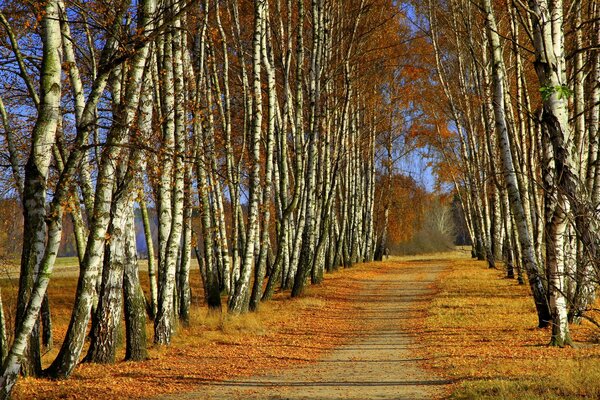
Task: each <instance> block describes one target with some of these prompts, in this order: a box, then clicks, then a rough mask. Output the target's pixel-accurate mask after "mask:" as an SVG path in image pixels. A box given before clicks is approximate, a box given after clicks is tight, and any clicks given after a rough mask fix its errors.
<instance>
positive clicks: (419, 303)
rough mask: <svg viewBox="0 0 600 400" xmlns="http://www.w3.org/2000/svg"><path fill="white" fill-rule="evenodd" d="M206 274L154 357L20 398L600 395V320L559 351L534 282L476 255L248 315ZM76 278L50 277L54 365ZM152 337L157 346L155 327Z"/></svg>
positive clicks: (345, 283)
mask: <svg viewBox="0 0 600 400" xmlns="http://www.w3.org/2000/svg"><path fill="white" fill-rule="evenodd" d="M65 268H66V267H65ZM499 268H500V266H499ZM141 275H142V278H143V284H144V285H147V276H144V275H145V274H141ZM197 275H199V274H198V273H197V271H196V273H195V274H193V275H192V278H193V279H192V287H193V288H194V289H195V290H194V292H193V295H194V296H193V308H192V321H191V324H190V326H189V327H180V328H179V330H178V333H177V335H176V336H175V337H174V340H173V342H172V344H171V345H170V346H168V347H159V346H152V345H150V348H149V359H148V360H147V361H144V362H137V363H132V362H117V363H116V364H114V365H94V364H81V365H80V366H79V367H78V368H77V369H76V370H75V373H74V374H73V376H72V377H71V378H70V379H68V380H65V381H48V380H45V379H31V378H26V379H20V380H19V382H18V383H17V386H16V389H15V395H14V398H15V399H140V398H153V399H156V398H159V399H160V398H162V399H180V400H191V399H235V398H239V399H246V398H255V399H265V398H268V399H281V398H286V399H300V398H302V399H304V398H313V399H334V398H335V399H338V398H339V399H348V398H357V399H358V398H361V399H366V398H369V399H371V398H373V399H375V398H393V399H398V398H400V399H402V398H405V399H419V398H423V399H435V398H445V397H448V396H450V397H451V398H452V399H580V398H600V346H599V345H598V344H597V343H598V335H599V331H598V329H597V328H595V327H594V326H592V324H590V323H587V322H584V323H583V324H582V325H573V326H572V333H573V337H574V339H575V340H576V342H577V344H578V347H577V348H576V349H571V348H567V349H557V348H551V347H548V346H547V345H546V344H547V343H548V342H549V338H550V331H549V330H547V329H537V328H535V325H536V316H535V309H534V306H533V301H532V300H531V297H530V295H529V294H528V286H527V285H518V284H517V283H516V281H514V280H508V279H505V278H504V273H503V272H502V271H501V270H500V269H497V270H494V269H491V270H490V269H488V268H487V267H486V264H485V263H484V262H478V261H472V260H471V259H470V258H469V257H468V254H467V253H466V252H454V253H445V254H437V255H426V256H418V257H403V258H394V257H393V258H391V259H390V260H388V261H386V262H383V263H369V264H362V265H357V266H355V267H352V268H350V269H341V270H339V271H337V272H334V273H332V274H328V275H326V278H325V281H324V283H322V284H321V285H317V286H311V287H310V288H308V290H307V292H306V293H305V295H304V296H303V297H302V298H300V299H289V295H287V294H278V295H276V296H275V298H274V299H273V300H272V301H271V302H268V303H265V304H263V305H261V309H260V311H259V312H258V313H250V314H246V315H242V316H237V317H232V316H229V315H228V314H227V313H223V314H222V315H207V312H206V308H205V307H204V306H203V305H202V304H201V300H200V297H201V293H199V292H200V291H199V290H198V289H197V288H198V287H199V285H200V283H199V277H198V276H197ZM0 283H1V284H2V291H3V292H2V294H3V300H4V303H5V304H4V306H5V310H11V309H14V299H15V297H16V285H15V282H14V280H11V279H3V280H1V281H0ZM75 283H76V280H75V278H74V277H73V276H68V274H64V275H61V276H57V277H56V278H54V279H53V280H52V281H51V286H50V288H49V295H50V301H51V304H52V311H53V318H54V326H53V328H54V329H53V332H54V338H55V340H54V343H55V346H54V348H53V349H52V350H50V351H48V352H47V353H46V354H45V355H44V364H45V365H48V363H49V362H51V361H52V360H53V358H54V357H55V356H56V353H57V349H58V348H59V346H60V343H61V341H62V339H63V337H64V335H65V331H66V327H67V325H68V320H69V316H70V311H71V307H72V301H73V295H74V291H75ZM11 317H12V316H11V315H9V327H8V328H9V331H10V330H12V327H11V326H10V324H11V321H10V320H11ZM596 317H597V316H596ZM147 333H148V339H149V343H151V341H152V323H151V322H149V323H148V325H147ZM83 353H84V354H85V349H84V352H83ZM123 355H124V351H123V349H121V350H120V352H119V353H118V355H117V359H122V358H123Z"/></svg>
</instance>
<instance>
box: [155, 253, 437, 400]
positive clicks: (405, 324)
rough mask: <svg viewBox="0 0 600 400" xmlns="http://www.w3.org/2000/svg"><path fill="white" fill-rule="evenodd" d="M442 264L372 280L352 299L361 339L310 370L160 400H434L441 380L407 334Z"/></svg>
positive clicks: (412, 265) (396, 271) (220, 384)
mask: <svg viewBox="0 0 600 400" xmlns="http://www.w3.org/2000/svg"><path fill="white" fill-rule="evenodd" d="M441 264H443V263H437V264H431V263H419V262H415V263H410V265H403V266H402V267H400V268H389V269H387V270H386V271H385V272H383V273H382V274H378V275H377V276H375V277H373V278H372V280H370V281H369V282H368V283H367V284H366V285H365V289H364V290H363V291H362V292H361V294H360V295H359V298H358V299H357V300H358V301H359V302H360V303H361V304H363V307H364V311H363V312H362V313H363V315H364V318H365V320H366V321H365V322H366V323H368V324H369V325H371V326H375V330H374V331H373V330H372V331H371V332H370V333H368V334H367V335H365V334H364V332H363V333H361V332H356V333H355V335H353V336H355V337H353V338H352V339H351V341H350V344H348V345H345V346H342V347H338V348H336V349H334V350H333V351H332V352H330V353H329V354H328V355H326V356H325V357H324V358H322V359H320V360H319V361H318V362H317V363H315V364H311V365H309V366H303V367H298V368H291V369H286V370H283V371H278V372H274V373H271V374H268V375H261V376H256V377H250V378H237V379H233V380H226V381H219V382H207V383H206V384H203V385H201V386H200V387H199V388H198V391H197V392H194V393H185V394H178V395H175V394H170V395H168V396H165V397H161V398H162V399H178V400H196V399H223V400H224V399H319V400H328V399H410V400H418V399H436V398H441V397H442V394H443V389H444V387H445V385H447V384H448V382H447V381H445V380H443V379H441V378H439V377H435V376H433V375H432V373H431V372H430V371H426V370H424V369H423V368H422V366H421V361H422V360H421V359H419V358H418V356H417V355H416V349H417V348H418V346H419V344H418V342H417V340H416V339H415V337H414V335H413V334H412V333H411V332H412V331H413V330H412V329H411V325H412V323H414V321H415V318H418V317H417V316H416V315H415V311H418V310H421V309H422V308H423V307H424V306H425V304H426V302H427V301H428V299H429V298H430V296H431V295H432V293H433V289H432V284H433V283H434V282H435V279H436V277H437V275H438V274H439V273H440V272H441V271H442V270H443V269H444V267H443V266H442V265H441Z"/></svg>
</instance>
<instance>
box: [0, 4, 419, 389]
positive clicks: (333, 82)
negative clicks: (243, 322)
mask: <svg viewBox="0 0 600 400" xmlns="http://www.w3.org/2000/svg"><path fill="white" fill-rule="evenodd" d="M0 17H1V18H0V24H1V25H2V26H1V29H2V31H3V33H4V35H5V36H4V37H5V38H6V40H4V41H2V42H1V43H0V52H1V53H2V54H3V57H4V60H6V62H5V64H3V67H2V70H1V71H0V81H1V82H2V85H0V99H2V103H0V111H2V113H1V116H2V133H3V135H4V142H3V145H4V148H3V151H4V153H5V156H6V157H5V158H6V160H8V164H7V168H8V169H7V171H9V175H10V182H11V184H10V185H11V186H10V189H7V190H8V191H10V190H12V191H13V193H15V194H16V195H18V198H19V200H20V201H21V208H22V210H23V215H24V228H23V231H24V236H23V237H24V239H25V240H24V241H23V242H22V257H21V274H20V289H19V303H18V304H19V306H18V310H17V323H16V328H15V339H14V341H13V343H12V345H11V347H10V351H9V352H8V355H7V357H6V360H5V361H4V364H3V368H2V378H1V379H0V383H1V393H2V396H0V397H2V398H7V397H8V396H10V392H11V388H12V387H13V385H14V383H15V381H16V379H17V377H18V375H19V373H21V372H24V373H28V374H32V375H41V374H43V375H46V376H50V377H53V378H66V377H68V376H70V375H71V373H72V372H73V369H74V368H75V367H76V365H77V363H78V362H79V360H80V356H81V353H82V351H83V348H84V342H85V338H86V335H87V333H88V326H89V324H90V323H91V330H90V332H89V338H90V346H89V349H88V351H87V355H86V356H85V358H84V360H85V361H89V362H101V363H110V362H114V361H115V348H116V345H117V336H118V335H117V333H118V330H119V329H120V328H119V327H120V324H121V321H122V320H124V321H125V328H126V346H127V348H126V358H127V359H132V360H139V359H143V358H144V357H145V355H146V349H145V346H146V338H145V329H144V325H145V321H146V315H145V314H144V313H145V312H146V311H147V313H148V317H149V318H151V319H153V321H154V338H153V340H154V342H155V343H157V344H169V343H170V341H171V338H172V335H173V334H174V333H175V330H176V328H177V325H178V321H181V322H182V323H188V322H189V307H190V290H191V289H190V287H189V282H190V280H189V274H190V265H191V264H190V262H191V259H192V251H193V252H194V253H195V255H196V258H197V259H198V261H199V266H200V272H201V275H202V278H203V289H204V290H203V294H204V297H205V300H206V303H207V305H208V306H209V308H210V309H211V310H213V311H216V312H220V311H221V308H222V296H225V297H226V298H227V308H228V311H229V312H231V313H241V312H246V311H248V310H256V309H258V308H259V305H260V302H261V301H264V300H268V299H269V298H270V297H271V296H272V295H273V293H274V291H275V290H277V289H281V290H291V295H292V296H299V295H301V294H302V292H303V289H304V287H305V285H306V284H307V283H308V280H309V279H310V282H311V283H319V282H320V281H321V280H322V277H323V273H324V271H330V270H332V269H335V268H337V267H338V266H340V265H343V266H350V265H352V264H353V263H357V262H362V261H369V260H372V259H373V257H374V255H375V247H376V244H377V243H380V242H381V240H380V237H381V236H380V235H382V233H381V231H380V230H379V228H378V227H376V226H375V224H374V219H375V214H376V212H377V211H376V203H377V201H376V198H375V196H376V186H377V184H378V181H377V179H376V174H375V170H376V168H378V167H379V166H380V165H379V164H378V160H377V157H378V155H379V151H380V144H381V143H382V140H380V137H381V135H383V134H384V133H385V132H387V133H388V134H391V129H392V128H389V127H387V125H386V123H385V121H387V120H388V117H387V110H389V109H390V107H393V105H392V104H393V102H392V101H391V99H390V97H389V95H388V93H389V89H390V88H392V87H393V86H395V85H396V84H397V83H398V82H396V81H395V80H396V79H398V78H399V77H400V76H401V75H402V73H397V74H394V71H395V70H396V69H397V67H396V63H395V62H389V57H394V56H396V55H398V54H401V52H402V51H404V50H406V48H407V45H406V42H403V41H402V40H403V38H406V37H408V35H409V33H410V32H409V30H408V29H407V27H406V26H401V25H400V23H399V21H400V20H401V18H402V15H401V14H400V13H399V9H398V7H397V6H396V5H395V4H393V3H392V2H389V1H384V0H376V1H371V2H366V1H364V0H356V1H350V2H347V1H337V0H311V1H307V0H260V1H255V2H252V1H247V0H226V1H213V0H204V1H201V2H188V1H183V0H161V1H155V0H143V1H139V2H129V1H128V0H123V1H118V2H108V3H107V2H102V1H96V0H90V1H84V2H71V1H68V0H60V1H59V0H49V1H47V2H45V3H40V4H37V3H36V4H33V3H32V4H29V3H27V4H25V3H23V4H22V3H21V2H5V3H3V5H2V6H1V8H0ZM396 151H397V149H396ZM149 207H150V208H153V209H155V210H156V220H155V221H151V219H152V218H154V214H153V213H149V212H148V208H149ZM138 208H139V211H138ZM138 212H139V214H141V218H140V220H141V222H143V224H142V226H140V227H138V229H139V230H140V231H143V232H144V234H145V236H146V247H147V249H148V270H149V275H150V281H151V283H150V293H149V296H148V298H149V300H145V299H144V297H143V292H142V289H141V287H140V283H139V277H138V271H137V265H138V264H137V248H136V246H137V243H136V240H135V231H136V227H135V226H134V225H135V222H134V221H135V215H137V213H138ZM64 221H68V226H67V223H65V224H63V222H64ZM194 221H196V222H199V227H196V226H195V225H194ZM153 225H154V226H156V227H157V229H156V231H157V241H156V243H155V242H154V239H153V237H152V235H153V233H152V232H153V231H152V228H151V226H153ZM142 227H143V229H142ZM71 228H72V229H71ZM67 240H71V241H72V243H73V244H74V246H73V248H74V249H75V250H76V253H77V256H78V259H79V263H80V265H79V267H80V268H79V270H80V274H79V277H78V285H77V291H76V294H75V302H74V308H73V310H72V314H71V322H70V324H69V327H68V330H67V334H66V338H65V340H64V342H63V343H62V345H61V348H60V351H59V353H58V356H57V357H56V359H55V360H54V361H53V362H52V364H51V366H50V367H49V368H48V369H47V370H46V371H42V370H41V363H40V352H39V347H40V345H39V326H40V325H39V322H38V321H39V318H40V308H41V307H42V306H43V304H46V305H47V304H48V303H47V301H45V300H44V299H45V292H46V288H47V286H48V284H49V280H50V277H51V275H52V270H53V266H54V263H55V259H56V256H57V254H58V250H59V246H60V244H61V242H63V243H64V242H65V241H67ZM155 244H156V246H154V245H155ZM154 247H155V250H154V251H153V250H152V249H153V248H154ZM42 315H47V313H42ZM47 322H49V321H44V325H43V326H44V327H46V326H47ZM6 347H7V346H6V343H4V342H3V344H2V351H3V352H4V351H5V349H6Z"/></svg>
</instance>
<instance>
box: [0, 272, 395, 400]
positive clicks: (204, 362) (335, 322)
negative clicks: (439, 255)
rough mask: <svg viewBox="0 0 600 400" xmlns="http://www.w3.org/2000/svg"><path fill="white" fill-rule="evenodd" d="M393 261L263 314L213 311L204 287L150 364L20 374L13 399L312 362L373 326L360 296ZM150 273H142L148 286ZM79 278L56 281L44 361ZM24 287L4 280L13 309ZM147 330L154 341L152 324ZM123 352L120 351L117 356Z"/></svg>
mask: <svg viewBox="0 0 600 400" xmlns="http://www.w3.org/2000/svg"><path fill="white" fill-rule="evenodd" d="M390 264H391V263H390ZM390 264H388V263H379V264H370V265H369V264H365V265H359V266H356V267H353V268H351V269H346V270H341V271H339V272H336V273H333V274H329V275H327V277H326V280H325V282H324V283H323V284H322V285H319V286H317V287H310V288H308V290H307V293H306V295H305V296H304V297H303V298H300V299H292V300H290V299H289V295H288V294H278V295H276V296H275V298H274V299H273V300H272V301H270V302H268V303H266V304H263V305H261V308H260V311H259V312H258V313H251V314H246V315H242V316H235V317H234V316H230V315H228V314H226V313H223V314H222V315H214V314H212V315H209V314H208V313H207V311H206V307H204V306H203V305H202V304H200V303H201V301H200V299H199V298H198V294H199V290H195V291H194V293H193V294H194V296H193V307H192V314H191V324H190V326H189V327H187V328H184V327H180V328H179V330H178V333H177V335H176V336H175V337H174V340H173V342H172V344H171V345H170V346H168V347H159V346H150V348H149V359H148V360H147V361H144V362H136V363H134V362H118V363H116V364H115V365H95V364H81V365H80V366H78V367H77V369H76V370H75V373H74V374H73V376H72V377H71V378H70V379H68V380H65V381H48V380H45V379H31V378H27V379H20V380H19V382H18V383H17V386H16V388H15V391H14V398H15V399H33V398H35V399H130V398H147V397H149V396H151V395H159V394H168V393H175V392H185V391H192V390H194V389H196V390H197V386H198V385H199V384H201V383H202V382H205V381H206V380H222V379H229V378H233V377H236V376H249V375H255V374H258V373H261V372H264V371H269V370H277V369H281V368H287V367H290V366H296V365H302V364H306V363H310V362H313V361H315V360H316V359H317V358H319V357H320V356H322V355H323V353H324V352H327V351H329V350H330V349H332V348H334V347H336V346H339V345H342V344H344V343H346V341H347V340H348V339H347V338H348V337H349V336H350V332H355V331H358V330H363V331H365V330H368V329H369V327H366V326H365V324H364V322H363V319H362V318H360V315H361V305H360V303H358V302H357V301H356V300H355V299H354V296H353V294H356V293H358V292H359V291H360V290H361V289H362V287H363V286H364V284H365V282H366V281H367V280H368V279H369V278H370V277H373V276H375V275H377V274H379V273H381V272H383V271H384V270H385V268H389V266H390ZM394 264H395V265H397V264H396V263H394ZM145 275H146V274H141V277H142V279H143V282H142V283H143V285H144V286H146V285H147V276H145ZM196 275H197V274H193V275H192V287H193V288H198V287H199V286H200V282H199V279H198V276H196ZM75 283H76V281H75V278H72V277H71V278H66V277H58V278H56V279H53V280H52V281H51V285H50V287H49V295H50V301H51V305H52V312H53V318H54V320H53V322H54V336H55V349H54V350H52V351H51V352H49V353H48V354H46V355H45V356H44V359H43V362H44V365H48V364H49V363H50V362H51V361H52V360H53V358H54V357H55V355H56V353H57V351H58V347H60V342H61V341H62V340H63V338H64V335H65V332H66V327H67V325H68V320H69V318H70V312H71V307H72V303H73V296H74V291H75ZM17 285H18V283H16V282H13V283H12V284H11V283H10V282H9V281H8V280H3V281H2V286H3V288H2V289H3V294H4V300H5V308H6V309H9V308H10V309H14V300H15V297H16V289H17V288H16V286H17ZM147 333H148V338H149V343H151V342H152V323H151V322H149V323H148V324H147ZM83 353H84V354H85V349H84V352H83ZM123 356H124V350H123V349H122V348H121V349H120V350H119V353H118V354H117V358H118V359H122V358H123Z"/></svg>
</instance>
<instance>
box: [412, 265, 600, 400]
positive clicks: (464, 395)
mask: <svg viewBox="0 0 600 400" xmlns="http://www.w3.org/2000/svg"><path fill="white" fill-rule="evenodd" d="M498 268H499V269H488V268H487V264H486V263H485V262H483V261H479V262H478V261H472V260H471V259H470V258H468V257H467V256H466V255H463V256H459V257H457V258H455V259H454V260H453V261H451V262H450V266H449V268H448V269H447V270H446V272H445V273H443V274H442V276H441V278H440V279H439V280H438V287H437V294H436V295H435V296H434V297H433V298H432V301H431V302H430V303H429V307H428V310H427V316H426V318H425V319H424V320H423V323H422V325H421V326H419V327H418V329H419V330H420V335H421V338H422V342H423V344H424V345H425V346H423V347H422V348H421V352H422V353H423V356H424V357H426V358H427V359H428V360H429V361H428V365H429V367H430V368H432V369H433V371H434V372H435V373H440V374H443V375H445V376H446V377H447V378H449V379H451V380H453V381H454V382H455V384H454V387H453V394H452V398H453V399H531V400H535V399H545V400H549V399H580V398H590V399H592V398H593V399H597V398H600V345H598V334H599V330H598V328H596V327H595V326H594V325H592V324H591V323H589V322H586V321H584V322H583V323H582V324H581V325H572V326H571V333H572V336H573V338H574V340H575V341H576V342H577V348H564V349H561V348H556V347H548V346H547V344H548V343H549V341H550V335H551V332H550V330H549V329H539V328H536V325H537V317H536V314H535V308H534V304H533V300H532V298H531V296H530V294H529V287H528V285H518V284H517V282H516V281H515V280H510V279H506V278H504V272H503V271H502V270H501V265H499V266H498Z"/></svg>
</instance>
